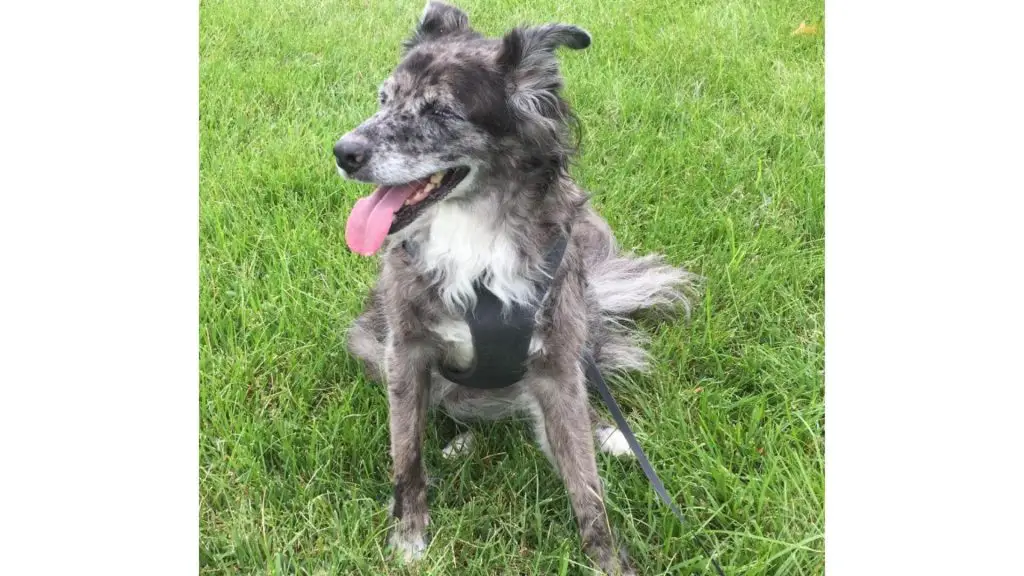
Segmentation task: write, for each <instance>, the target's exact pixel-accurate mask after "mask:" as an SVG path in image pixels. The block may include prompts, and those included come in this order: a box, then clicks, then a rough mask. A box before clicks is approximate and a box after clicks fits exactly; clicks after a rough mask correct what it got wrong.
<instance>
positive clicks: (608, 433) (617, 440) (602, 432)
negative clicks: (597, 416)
mask: <svg viewBox="0 0 1024 576" xmlns="http://www.w3.org/2000/svg"><path fill="white" fill-rule="evenodd" d="M594 436H596V437H597V448H598V450H600V451H601V452H604V453H605V454H611V455H612V456H631V457H633V456H635V454H633V450H631V449H630V447H629V442H627V441H626V436H625V434H623V433H622V430H619V429H618V428H616V427H614V426H598V427H597V430H596V431H595V432H594Z"/></svg>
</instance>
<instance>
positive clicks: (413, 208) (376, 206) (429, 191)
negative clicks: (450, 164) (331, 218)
mask: <svg viewBox="0 0 1024 576" xmlns="http://www.w3.org/2000/svg"><path fill="white" fill-rule="evenodd" d="M468 174H469V168H466V167H457V168H451V169H448V170H442V171H440V172H435V173H434V174H431V175H430V176H427V177H424V178H420V179H418V180H413V181H412V182H406V183H405V184H395V185H381V186H378V187H377V189H376V190H374V191H373V194H371V195H369V196H367V197H365V198H360V199H359V201H358V202H356V205H355V206H354V207H353V208H352V213H351V214H349V217H348V223H347V224H346V225H345V242H347V243H348V247H349V248H350V249H351V250H352V251H353V252H355V253H357V254H361V255H363V256H370V255H372V254H373V253H375V252H376V251H377V250H380V247H381V246H382V245H383V244H384V240H385V239H386V238H387V236H388V235H389V234H394V233H395V232H398V231H399V230H401V229H402V228H405V227H406V226H408V225H409V224H411V223H412V221H413V220H415V219H416V218H418V217H419V215H420V214H422V213H423V211H424V210H426V209H427V208H429V207H430V206H433V205H434V204H436V203H438V202H440V201H441V200H443V199H444V197H445V196H447V195H448V194H449V193H451V191H452V190H454V189H455V187H456V186H458V185H459V183H460V182H462V180H463V179H464V178H465V177H466V176H467V175H468Z"/></svg>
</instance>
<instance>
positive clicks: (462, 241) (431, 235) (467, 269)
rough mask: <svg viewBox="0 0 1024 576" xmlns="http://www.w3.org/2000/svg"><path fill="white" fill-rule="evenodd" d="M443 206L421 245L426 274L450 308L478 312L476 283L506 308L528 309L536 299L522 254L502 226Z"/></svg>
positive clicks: (462, 209)
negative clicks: (514, 305)
mask: <svg viewBox="0 0 1024 576" xmlns="http://www.w3.org/2000/svg"><path fill="white" fill-rule="evenodd" d="M447 204H448V203H445V202H442V203H441V204H440V205H439V206H438V213H437V215H436V217H435V218H433V220H432V221H431V223H430V226H429V228H428V229H427V230H426V231H425V234H424V236H423V237H421V239H420V240H419V242H418V250H419V260H420V264H421V266H422V267H423V268H424V271H425V272H426V273H427V274H429V275H431V276H433V277H434V278H435V279H436V281H437V284H436V285H437V290H438V295H439V296H440V298H441V302H442V304H443V305H444V307H445V308H446V309H447V310H449V311H451V312H452V313H453V314H454V315H458V314H459V313H458V311H460V310H467V309H470V308H472V306H473V304H474V303H475V301H476V292H475V284H476V283H477V282H480V283H481V284H483V285H484V286H486V287H487V289H488V290H490V291H491V292H492V293H493V294H494V295H495V296H496V297H497V298H498V300H500V301H501V302H502V303H503V304H506V305H507V304H511V303H513V302H516V303H521V304H526V303H528V302H529V301H530V299H531V298H532V297H533V288H532V285H531V283H530V282H529V281H528V280H527V279H526V278H525V277H524V274H523V270H522V263H521V261H520V251H519V250H518V249H517V247H516V246H515V243H514V242H513V240H512V239H511V238H510V237H509V235H508V234H506V233H505V231H504V230H503V229H502V227H501V226H493V225H489V224H488V222H487V219H486V218H483V217H482V216H481V214H479V213H477V211H476V210H474V209H472V208H466V207H463V206H461V205H458V204H455V203H452V204H453V205H451V206H448V205H447Z"/></svg>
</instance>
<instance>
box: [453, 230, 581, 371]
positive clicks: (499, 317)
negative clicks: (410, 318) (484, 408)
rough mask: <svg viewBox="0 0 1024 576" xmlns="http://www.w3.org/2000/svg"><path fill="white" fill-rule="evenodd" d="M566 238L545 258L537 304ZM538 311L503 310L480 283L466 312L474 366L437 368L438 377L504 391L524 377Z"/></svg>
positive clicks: (548, 282)
mask: <svg viewBox="0 0 1024 576" xmlns="http://www.w3.org/2000/svg"><path fill="white" fill-rule="evenodd" d="M568 243H569V237H568V235H561V236H559V237H558V238H557V239H556V240H555V242H554V244H552V246H551V248H550V249H549V250H548V253H547V256H546V257H545V258H544V272H545V279H544V281H543V282H541V283H540V284H539V285H538V286H537V301H538V302H541V301H542V300H543V299H544V296H545V295H547V292H548V289H549V288H550V287H551V282H552V281H553V280H554V278H555V272H557V271H558V266H559V265H560V264H561V263H562V256H563V255H564V254H565V247H566V245H568ZM536 317H537V309H536V308H531V307H526V306H521V305H519V304H513V305H512V306H511V309H510V310H506V311H504V312H503V311H502V305H501V301H500V300H498V297H497V296H495V295H494V293H493V292H491V291H490V290H488V289H487V287H485V286H484V285H483V284H482V283H480V282H477V283H476V306H475V307H474V308H473V309H472V310H470V311H468V312H466V323H467V324H469V333H470V335H471V336H472V337H473V350H474V351H475V352H476V354H475V355H474V359H473V363H472V364H471V365H470V366H469V368H467V369H465V370H455V369H453V368H450V367H447V366H445V365H444V364H441V365H440V366H438V370H439V371H440V372H441V375H442V376H444V377H445V378H447V379H448V380H451V381H452V382H455V383H456V384H459V385H460V386H468V387H469V388H485V389H494V388H505V387H507V386H511V385H513V384H515V383H516V382H519V381H520V380H522V379H523V376H525V375H526V358H527V356H529V354H530V340H531V339H532V338H533V330H534V328H535V327H536Z"/></svg>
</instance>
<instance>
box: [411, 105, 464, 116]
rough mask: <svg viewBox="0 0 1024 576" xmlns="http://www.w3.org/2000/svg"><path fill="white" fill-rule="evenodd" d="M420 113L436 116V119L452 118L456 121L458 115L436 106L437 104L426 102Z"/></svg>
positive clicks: (445, 107) (447, 108)
mask: <svg viewBox="0 0 1024 576" xmlns="http://www.w3.org/2000/svg"><path fill="white" fill-rule="evenodd" d="M420 113H421V114H424V115H428V114H429V115H430V116H437V117H438V118H452V119H458V117H459V115H458V114H456V113H455V110H452V109H451V108H449V107H448V106H445V105H443V104H438V103H437V102H427V103H425V104H424V105H423V107H422V108H420Z"/></svg>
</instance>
